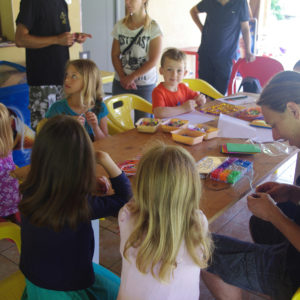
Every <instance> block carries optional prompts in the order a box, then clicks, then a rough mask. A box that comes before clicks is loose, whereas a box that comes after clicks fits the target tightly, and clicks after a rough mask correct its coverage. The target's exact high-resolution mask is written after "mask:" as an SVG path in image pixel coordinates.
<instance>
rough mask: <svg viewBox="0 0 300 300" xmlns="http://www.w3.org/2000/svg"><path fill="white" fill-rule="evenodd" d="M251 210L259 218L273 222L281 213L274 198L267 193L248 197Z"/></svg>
mask: <svg viewBox="0 0 300 300" xmlns="http://www.w3.org/2000/svg"><path fill="white" fill-rule="evenodd" d="M247 204H248V208H249V210H250V211H251V212H252V213H253V214H254V215H255V216H256V217H258V218H260V219H262V220H265V221H268V222H271V221H272V220H274V218H276V215H278V213H280V209H279V208H278V207H277V206H276V203H275V201H274V200H273V198H272V197H271V196H270V195H269V194H266V193H255V194H252V195H249V196H248V197H247Z"/></svg>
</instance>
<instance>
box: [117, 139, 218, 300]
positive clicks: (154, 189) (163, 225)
mask: <svg viewBox="0 0 300 300" xmlns="http://www.w3.org/2000/svg"><path fill="white" fill-rule="evenodd" d="M200 194H201V183H200V177H199V174H198V172H197V170H196V167H195V161H194V159H193V158H192V157H191V155H190V154H189V153H188V152H187V151H186V150H185V149H183V148H182V147H178V146H170V145H168V146H167V145H157V146H155V147H153V148H151V149H149V150H148V151H147V152H146V154H145V155H144V156H143V157H142V158H141V160H140V162H139V164H138V170H137V175H136V186H135V190H134V201H133V202H132V203H128V204H126V205H125V206H124V207H123V208H122V209H121V211H120V212H119V226H120V237H121V245H120V250H121V254H122V257H123V259H122V274H121V286H120V291H119V295H118V299H120V300H123V299H126V300H127V299H130V300H135V299H136V300H137V299H144V300H147V299H149V300H150V299H151V300H155V299H164V300H168V299H170V300H176V299H178V300H179V299H180V300H181V299H189V300H193V299H195V300H196V299H197V300H198V298H199V280H200V279H199V278H200V268H205V267H206V266H207V262H208V260H209V258H210V255H211V251H212V250H211V239H210V235H209V233H208V228H207V227H208V226H207V220H206V217H205V216H204V214H203V213H202V212H201V210H199V209H198V207H199V200H200Z"/></svg>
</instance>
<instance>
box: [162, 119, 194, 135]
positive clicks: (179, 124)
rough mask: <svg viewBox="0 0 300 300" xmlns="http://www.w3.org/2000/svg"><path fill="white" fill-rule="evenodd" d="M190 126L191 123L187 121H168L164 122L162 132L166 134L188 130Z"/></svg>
mask: <svg viewBox="0 0 300 300" xmlns="http://www.w3.org/2000/svg"><path fill="white" fill-rule="evenodd" d="M188 124H189V121H187V120H181V119H176V118H173V119H168V120H166V121H164V122H162V126H161V127H162V130H163V131H164V132H171V131H174V130H176V129H182V128H186V127H187V126H188Z"/></svg>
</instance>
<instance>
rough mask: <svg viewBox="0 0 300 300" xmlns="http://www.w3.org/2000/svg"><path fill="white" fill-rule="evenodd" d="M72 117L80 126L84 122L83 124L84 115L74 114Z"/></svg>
mask: <svg viewBox="0 0 300 300" xmlns="http://www.w3.org/2000/svg"><path fill="white" fill-rule="evenodd" d="M73 118H74V119H75V120H77V121H78V122H79V123H80V124H81V125H82V126H84V124H85V117H84V116H83V115H79V116H74V117H73Z"/></svg>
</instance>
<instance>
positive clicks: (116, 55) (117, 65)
mask: <svg viewBox="0 0 300 300" xmlns="http://www.w3.org/2000/svg"><path fill="white" fill-rule="evenodd" d="M120 55H121V50H120V43H119V41H118V40H116V39H114V40H113V43H112V47H111V60H112V64H113V66H114V69H115V71H116V72H117V74H118V75H119V77H120V78H122V77H125V76H126V74H125V73H124V70H123V67H122V63H121V59H120Z"/></svg>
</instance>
